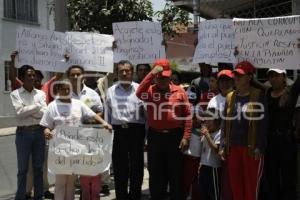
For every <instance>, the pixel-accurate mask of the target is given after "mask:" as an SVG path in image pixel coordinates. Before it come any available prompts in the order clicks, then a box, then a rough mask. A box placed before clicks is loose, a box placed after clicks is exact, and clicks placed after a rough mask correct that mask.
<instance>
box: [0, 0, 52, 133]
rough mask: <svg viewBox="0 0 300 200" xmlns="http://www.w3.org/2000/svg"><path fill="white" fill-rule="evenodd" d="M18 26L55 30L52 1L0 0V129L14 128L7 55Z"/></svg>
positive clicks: (14, 45) (13, 47) (14, 42)
mask: <svg viewBox="0 0 300 200" xmlns="http://www.w3.org/2000/svg"><path fill="white" fill-rule="evenodd" d="M19 26H25V27H32V28H42V29H49V30H54V28H55V23H54V3H53V2H52V1H51V0H0V52H1V53H0V128H3V127H10V126H15V125H16V124H15V120H14V118H15V117H14V111H13V107H12V104H11V100H10V92H11V88H12V87H11V81H10V78H12V77H11V76H10V70H11V69H10V66H11V65H10V64H11V62H10V54H11V52H12V51H14V50H16V30H17V28H18V27H19Z"/></svg>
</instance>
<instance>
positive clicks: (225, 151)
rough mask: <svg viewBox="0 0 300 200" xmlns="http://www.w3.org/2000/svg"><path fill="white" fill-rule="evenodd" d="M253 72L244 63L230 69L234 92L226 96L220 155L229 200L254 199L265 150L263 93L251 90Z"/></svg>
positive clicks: (251, 68) (246, 63) (247, 64)
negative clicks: (224, 164) (225, 169)
mask: <svg viewBox="0 0 300 200" xmlns="http://www.w3.org/2000/svg"><path fill="white" fill-rule="evenodd" d="M254 72H255V69H254V67H253V65H252V64H251V63H249V62H247V61H243V62H240V63H239V64H238V65H237V67H236V69H235V70H234V82H235V86H236V90H235V91H232V92H230V93H229V94H228V95H227V97H226V104H225V109H224V116H223V120H224V123H223V125H224V126H223V130H222V138H221V146H220V155H221V156H222V158H223V159H225V155H226V159H227V162H228V169H229V182H230V186H231V189H232V194H233V200H256V199H257V195H258V188H259V182H260V178H261V174H262V169H263V154H264V151H265V148H266V132H267V121H266V119H267V116H266V113H267V112H266V108H267V107H266V106H265V99H264V93H263V92H262V91H261V90H258V89H256V88H253V87H252V86H251V81H252V79H253V73H254Z"/></svg>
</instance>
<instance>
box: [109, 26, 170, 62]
mask: <svg viewBox="0 0 300 200" xmlns="http://www.w3.org/2000/svg"><path fill="white" fill-rule="evenodd" d="M113 32H114V38H115V40H116V42H117V48H116V49H115V50H114V61H115V62H119V61H120V60H124V59H125V60H129V61H131V62H132V63H134V64H141V63H153V62H154V60H156V59H158V58H165V57H166V55H165V48H164V46H163V45H162V41H163V37H162V30H161V25H160V23H157V22H122V23H113Z"/></svg>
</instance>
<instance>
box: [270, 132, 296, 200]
mask: <svg viewBox="0 0 300 200" xmlns="http://www.w3.org/2000/svg"><path fill="white" fill-rule="evenodd" d="M296 167H297V164H296V144H295V140H294V137H293V136H292V134H289V135H280V136H272V137H269V140H268V147H267V150H266V155H265V178H266V184H267V185H266V189H267V197H268V198H267V199H268V200H290V199H296V177H297V175H296V174H297V173H296V170H297V168H296Z"/></svg>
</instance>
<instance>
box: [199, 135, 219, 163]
mask: <svg viewBox="0 0 300 200" xmlns="http://www.w3.org/2000/svg"><path fill="white" fill-rule="evenodd" d="M211 138H212V139H213V141H214V143H215V144H220V138H221V130H219V131H217V132H214V133H213V134H211ZM200 164H201V165H206V166H210V167H214V168H216V167H221V158H220V157H219V155H218V154H217V153H216V152H214V151H213V150H212V149H211V147H210V146H209V144H208V141H207V139H206V137H203V139H202V149H201V161H200Z"/></svg>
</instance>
